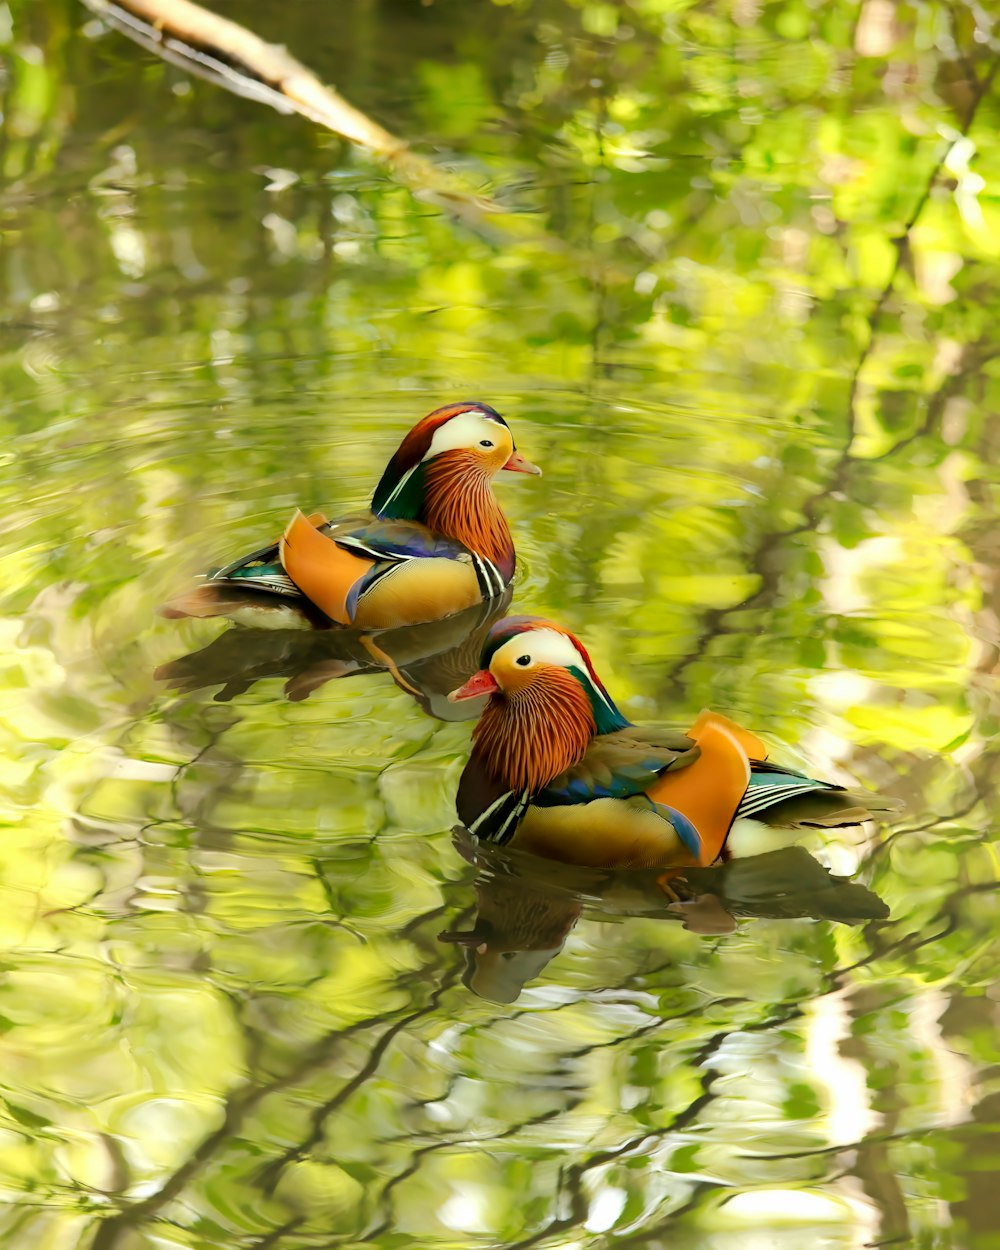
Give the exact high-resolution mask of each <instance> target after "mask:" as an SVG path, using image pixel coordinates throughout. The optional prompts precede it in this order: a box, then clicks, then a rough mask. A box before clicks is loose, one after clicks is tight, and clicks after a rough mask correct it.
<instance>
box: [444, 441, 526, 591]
mask: <svg viewBox="0 0 1000 1250" xmlns="http://www.w3.org/2000/svg"><path fill="white" fill-rule="evenodd" d="M422 519H423V521H424V523H425V524H426V525H427V526H428V527H429V528H430V529H432V530H435V531H436V532H437V533H438V534H444V535H446V536H447V537H448V538H456V539H458V541H459V542H460V543H462V545H463V546H465V547H468V549H469V550H470V551H475V552H477V553H478V554H479V555H482V556H485V557H486V558H487V559H488V560H491V561H492V562H493V563H494V564H495V565H496V566H497V568H498V569H499V570H500V572H501V573H502V574H503V575H504V578H505V579H509V578H510V577H511V576H512V575H513V572H514V543H513V541H512V539H511V536H510V530H509V528H508V526H507V521H506V518H505V517H504V514H503V512H502V511H501V509H500V505H499V504H498V503H497V501H496V499H495V498H494V495H493V491H492V489H491V488H490V478H489V474H488V472H487V471H486V470H485V469H484V467H483V464H482V460H481V458H480V457H478V456H476V454H475V453H474V452H469V451H447V452H443V453H442V454H441V455H440V456H435V457H434V459H433V460H431V461H430V462H429V463H428V465H427V470H426V481H425V487H424V508H423V518H422Z"/></svg>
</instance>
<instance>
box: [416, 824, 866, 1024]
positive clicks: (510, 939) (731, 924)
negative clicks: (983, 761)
mask: <svg viewBox="0 0 1000 1250" xmlns="http://www.w3.org/2000/svg"><path fill="white" fill-rule="evenodd" d="M455 845H456V847H457V848H458V850H459V853H460V854H462V855H463V857H464V858H465V859H466V860H468V861H469V862H470V863H472V864H474V865H475V866H476V868H477V875H476V879H475V882H474V887H475V892H476V918H475V922H474V924H473V925H472V927H471V928H470V929H468V930H462V931H458V930H453V931H448V932H445V933H442V934H440V935H439V940H440V941H442V942H456V943H459V944H461V945H462V946H464V947H465V952H466V969H465V973H464V975H463V978H462V979H463V981H464V983H465V985H466V986H467V987H468V988H469V989H470V990H472V992H473V993H474V994H477V995H478V996H479V997H480V998H484V999H486V1000H487V1001H489V1002H493V1003H512V1002H514V1001H515V1000H516V999H517V997H518V996H519V994H520V993H521V991H522V990H523V989H524V987H525V986H526V985H527V983H528V982H529V981H530V980H532V978H534V977H536V976H538V974H539V973H540V972H541V971H542V969H543V968H544V967H545V966H546V964H548V963H549V961H550V960H551V959H554V958H555V956H556V955H558V954H559V952H560V951H561V950H562V948H563V944H564V943H565V941H566V938H567V937H568V936H569V933H570V931H571V930H572V928H573V926H574V925H575V924H576V922H577V921H578V920H579V918H580V917H581V915H587V916H591V917H593V918H594V919H601V920H609V919H621V918H625V917H631V916H643V917H646V918H650V919H660V920H672V921H675V922H679V923H681V924H683V926H684V927H685V928H686V929H688V930H689V931H690V932H692V933H699V934H702V935H705V936H709V935H720V934H725V933H731V932H733V931H734V930H735V928H736V926H737V921H739V920H741V919H746V918H751V917H756V918H761V919H780V920H792V919H800V918H804V917H808V918H811V919H815V920H831V921H838V922H840V923H841V924H862V923H863V922H865V921H868V920H882V919H885V918H886V917H887V916H888V914H889V909H888V908H887V907H886V905H885V903H884V902H883V901H882V900H881V899H880V898H879V897H878V895H877V894H874V893H873V892H872V891H871V890H869V889H868V888H867V887H866V886H863V885H859V884H858V883H857V882H853V881H850V880H849V879H848V878H846V877H841V876H836V875H835V874H833V873H831V872H830V871H829V870H828V869H826V868H824V867H823V865H822V864H820V863H819V861H818V860H817V859H815V858H814V857H813V856H812V855H810V854H809V852H808V851H807V850H805V848H804V847H801V846H788V847H784V848H782V849H780V850H776V851H768V852H767V853H765V854H763V855H753V856H749V857H747V858H745V859H731V860H729V861H728V862H727V863H724V864H719V865H716V866H713V867H710V868H700V867H699V868H688V867H685V868H683V869H676V870H667V871H664V870H663V869H637V870H630V871H618V872H608V871H605V870H601V869H596V868H578V867H570V866H568V865H566V864H561V863H555V862H554V861H550V860H546V859H541V858H539V857H537V856H534V855H530V854H528V853H526V852H519V851H516V850H502V849H500V848H496V847H492V846H487V845H485V844H480V843H477V842H475V841H474V840H473V839H472V838H471V837H470V836H469V834H468V833H467V832H466V831H465V830H464V829H459V830H456V833H455Z"/></svg>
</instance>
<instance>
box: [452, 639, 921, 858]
mask: <svg viewBox="0 0 1000 1250" xmlns="http://www.w3.org/2000/svg"><path fill="white" fill-rule="evenodd" d="M482 695H489V699H488V701H487V703H486V707H485V708H484V710H483V712H482V715H481V716H480V719H479V721H478V723H477V725H476V727H475V729H474V730H473V737H472V751H471V754H470V757H469V761H468V763H467V764H466V766H465V769H464V771H463V773H462V776H461V779H460V781H459V786H458V794H457V799H456V806H457V809H458V816H459V820H460V821H461V823H462V825H463V826H464V827H465V828H466V829H467V830H468V831H469V832H470V833H472V834H473V835H475V836H476V837H477V838H478V839H480V840H481V841H490V842H495V843H499V844H501V845H502V844H505V843H508V842H510V843H512V844H515V845H516V846H517V847H519V848H521V849H525V850H529V851H531V852H532V853H534V854H536V855H539V856H543V857H545V858H548V859H554V860H560V861H562V862H564V863H571V864H578V865H586V866H591V867H597V868H614V869H622V868H651V867H664V868H666V867H677V866H681V867H683V866H705V865H708V864H712V863H714V862H715V861H716V860H717V859H719V858H720V856H721V857H723V858H725V856H726V850H725V847H726V841H727V838H728V837H729V835H730V831H731V830H732V829H733V827H734V826H741V825H746V823H747V822H748V821H750V822H754V823H755V824H765V825H771V826H780V827H782V828H788V829H793V830H803V829H808V828H810V827H817V826H818V827H828V828H831V827H838V826H843V825H851V824H860V823H862V821H864V820H866V819H869V818H870V817H872V816H874V815H877V814H882V813H887V812H890V811H894V810H897V809H898V806H899V805H898V804H897V803H896V801H895V800H893V799H887V798H883V797H881V796H878V795H875V794H872V793H868V792H867V791H858V790H847V789H845V788H844V787H842V786H838V785H833V784H830V783H829V782H825V781H819V780H817V779H815V778H813V777H808V776H806V775H805V774H804V773H800V772H796V771H795V770H793V769H789V768H783V767H781V766H780V765H778V764H774V763H771V762H770V761H769V760H768V757H767V755H768V753H767V748H766V747H765V745H764V743H763V742H761V740H760V738H758V737H757V735H756V734H753V733H751V732H750V731H749V730H746V729H744V728H742V726H740V725H737V724H736V723H735V722H733V721H731V720H730V719H729V718H728V717H726V716H723V715H722V714H721V713H718V712H713V711H707V710H706V711H703V712H702V713H701V714H700V715H699V716H698V718H697V720H696V721H695V723H694V725H693V726H692V727H691V728H690V729H689V730H688V732H687V733H679V732H677V731H675V730H669V729H663V728H659V727H656V726H638V725H633V724H631V723H630V722H629V721H628V720H627V719H626V718H625V716H623V715H622V713H621V711H620V710H619V709H618V707H617V705H616V704H615V702H614V700H613V699H612V698H611V696H610V694H609V693H608V691H607V689H606V688H605V686H604V684H603V683H602V682H601V680H600V678H599V677H598V676H597V673H596V672H595V670H594V666H593V664H592V662H591V660H590V656H589V655H588V654H587V651H586V649H585V647H584V645H583V643H581V642H580V641H579V639H577V638H576V637H574V635H573V634H571V633H570V632H569V631H568V630H566V629H564V628H563V627H562V626H561V625H559V624H557V623H556V622H554V621H551V620H547V619H545V618H544V617H534V616H509V617H506V618H504V619H503V620H501V621H498V622H496V624H494V625H493V626H492V627H491V628H490V630H489V633H488V634H487V636H486V641H485V643H484V646H483V651H482V654H481V656H480V671H479V672H478V673H475V674H473V676H472V677H470V678H469V680H468V681H467V682H465V684H464V685H462V686H460V687H459V688H458V689H457V690H453V691H452V692H451V694H450V695H449V696H448V697H449V698H450V699H453V700H455V701H460V700H463V699H467V698H474V697H481V696H482Z"/></svg>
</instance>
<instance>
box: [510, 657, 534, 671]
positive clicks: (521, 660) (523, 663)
mask: <svg viewBox="0 0 1000 1250" xmlns="http://www.w3.org/2000/svg"><path fill="white" fill-rule="evenodd" d="M514 663H515V664H520V666H521V667H522V668H527V667H528V665H529V664H530V663H531V656H530V655H519V656H518V657H517V659H516V660H515V661H514Z"/></svg>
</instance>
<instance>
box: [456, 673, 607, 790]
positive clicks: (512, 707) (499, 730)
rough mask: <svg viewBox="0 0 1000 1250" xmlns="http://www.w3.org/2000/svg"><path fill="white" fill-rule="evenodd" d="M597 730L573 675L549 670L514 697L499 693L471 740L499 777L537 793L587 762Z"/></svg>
mask: <svg viewBox="0 0 1000 1250" xmlns="http://www.w3.org/2000/svg"><path fill="white" fill-rule="evenodd" d="M596 728H597V726H596V725H595V723H594V713H593V711H592V710H591V706H590V700H589V698H588V697H587V695H586V693H585V692H584V690H583V688H582V687H581V685H580V683H579V682H578V681H577V680H576V678H575V677H574V676H573V675H572V673H568V672H566V670H565V669H561V668H554V667H549V666H546V667H545V668H543V669H540V670H539V672H538V674H537V676H536V677H535V679H534V680H533V681H532V682H530V683H529V684H528V685H526V686H524V687H523V688H522V689H521V690H519V691H518V692H517V693H516V694H515V695H512V696H509V697H508V696H503V695H494V696H493V698H491V699H490V701H489V703H488V704H487V705H486V710H485V711H484V712H483V714H482V716H481V717H480V719H479V724H478V725H477V726H476V728H475V729H474V730H473V734H472V737H473V741H474V743H475V746H476V750H477V752H478V753H479V754H480V755H481V757H482V759H483V762H484V763H485V765H486V767H487V769H488V770H489V771H490V772H491V773H492V774H493V776H494V777H496V778H497V779H498V780H502V781H503V782H504V783H505V784H506V785H509V786H510V788H511V789H515V790H518V789H528V790H532V791H535V790H540V789H542V787H543V786H546V785H548V783H549V782H550V781H552V780H553V778H555V777H558V776H559V774H560V773H562V772H565V770H566V769H567V768H571V767H572V766H573V765H574V764H576V763H577V762H578V761H579V760H581V759H582V758H583V755H584V752H585V751H586V750H587V746H588V744H589V743H590V740H591V738H592V737H593V736H594V733H595V731H596Z"/></svg>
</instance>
